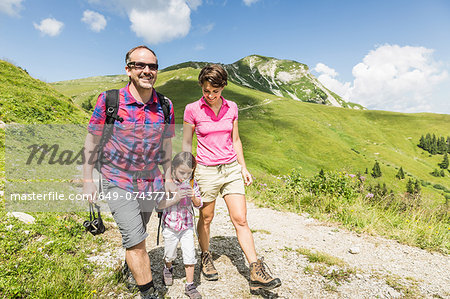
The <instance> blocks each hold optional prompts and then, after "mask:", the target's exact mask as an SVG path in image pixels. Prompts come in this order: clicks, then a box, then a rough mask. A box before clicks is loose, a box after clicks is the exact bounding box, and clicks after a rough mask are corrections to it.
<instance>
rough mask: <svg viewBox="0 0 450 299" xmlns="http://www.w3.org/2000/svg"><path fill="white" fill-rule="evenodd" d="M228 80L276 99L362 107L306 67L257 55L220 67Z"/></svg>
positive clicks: (196, 64)
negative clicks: (340, 93) (333, 89)
mask: <svg viewBox="0 0 450 299" xmlns="http://www.w3.org/2000/svg"><path fill="white" fill-rule="evenodd" d="M207 64H208V63H207V62H194V61H189V62H185V63H181V64H177V65H174V66H171V67H168V68H166V69H164V71H169V70H175V69H180V68H185V67H192V68H196V69H197V68H202V67H203V66H205V65H207ZM222 65H223V67H224V68H225V69H226V70H227V72H228V77H229V80H230V81H231V82H233V83H235V84H239V85H243V86H246V87H249V88H252V89H256V90H260V91H264V92H267V93H271V94H274V95H276V96H279V97H287V98H291V99H293V100H296V101H302V102H310V103H317V104H324V105H331V106H336V107H351V108H357V109H360V108H362V107H361V106H359V105H355V104H352V103H347V102H345V101H344V100H343V99H342V98H341V97H339V96H338V95H336V94H334V93H332V92H331V91H329V90H328V89H327V88H325V86H323V84H322V83H320V82H319V80H317V78H316V77H315V76H314V75H312V74H311V73H310V72H309V68H308V66H307V65H306V64H303V63H300V62H297V61H294V60H288V59H278V58H274V57H267V56H262V55H257V54H252V55H249V56H246V57H244V58H242V59H240V60H238V61H236V62H234V63H232V64H222Z"/></svg>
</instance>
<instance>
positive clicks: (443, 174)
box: [439, 169, 445, 178]
mask: <svg viewBox="0 0 450 299" xmlns="http://www.w3.org/2000/svg"><path fill="white" fill-rule="evenodd" d="M439 175H440V176H441V177H443V178H445V172H444V169H441V172H440V173H439Z"/></svg>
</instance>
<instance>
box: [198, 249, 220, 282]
mask: <svg viewBox="0 0 450 299" xmlns="http://www.w3.org/2000/svg"><path fill="white" fill-rule="evenodd" d="M201 260H202V273H203V276H204V277H205V279H206V280H218V279H219V274H218V273H217V270H216V268H215V267H214V264H213V259H212V254H211V252H210V251H205V252H202V258H201Z"/></svg>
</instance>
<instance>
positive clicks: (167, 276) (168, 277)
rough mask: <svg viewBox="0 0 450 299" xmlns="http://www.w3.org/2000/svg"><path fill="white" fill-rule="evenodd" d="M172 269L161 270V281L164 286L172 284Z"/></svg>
mask: <svg viewBox="0 0 450 299" xmlns="http://www.w3.org/2000/svg"><path fill="white" fill-rule="evenodd" d="M172 272H173V267H171V268H170V269H168V268H166V267H164V269H163V280H164V284H165V285H166V286H171V285H172V284H173V274H172Z"/></svg>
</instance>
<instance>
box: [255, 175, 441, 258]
mask: <svg viewBox="0 0 450 299" xmlns="http://www.w3.org/2000/svg"><path fill="white" fill-rule="evenodd" d="M257 179H258V180H257V183H255V184H254V185H253V186H251V187H250V188H248V189H247V191H248V192H247V194H248V196H249V197H250V198H251V199H252V200H253V201H254V202H256V203H258V204H260V205H262V206H266V207H271V208H274V209H278V210H288V211H293V212H296V213H302V212H307V213H309V214H311V215H312V216H313V217H315V218H317V219H320V220H323V221H330V222H335V223H340V224H342V225H343V226H345V227H347V228H348V229H350V230H354V231H356V232H365V233H369V234H377V235H381V236H385V237H388V238H391V239H395V240H398V241H399V242H401V243H405V244H409V245H414V246H418V247H420V248H424V249H428V250H435V251H440V252H443V253H446V254H448V253H449V252H450V213H449V211H450V210H449V206H448V203H445V202H440V201H436V200H435V198H434V197H433V196H432V195H430V194H429V193H422V194H421V195H420V197H411V196H407V195H405V194H404V192H403V193H399V192H394V193H393V196H387V197H383V198H369V197H367V194H368V191H367V190H368V188H369V186H370V185H374V184H377V182H378V179H371V178H367V179H366V180H365V181H364V182H361V181H360V180H357V179H356V178H351V177H350V176H348V175H346V174H344V173H334V172H325V178H324V179H323V180H322V179H320V176H318V175H316V176H314V177H308V176H303V175H302V174H301V173H300V172H298V171H296V172H293V173H292V174H291V175H290V176H287V177H283V178H276V177H273V176H265V177H264V176H260V177H258V178H257ZM389 186H390V185H389V184H388V186H387V187H389Z"/></svg>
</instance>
